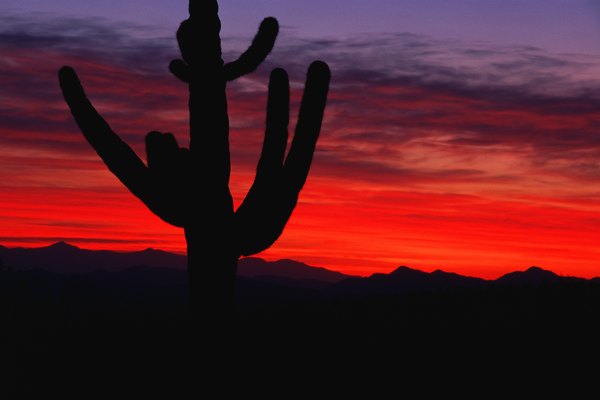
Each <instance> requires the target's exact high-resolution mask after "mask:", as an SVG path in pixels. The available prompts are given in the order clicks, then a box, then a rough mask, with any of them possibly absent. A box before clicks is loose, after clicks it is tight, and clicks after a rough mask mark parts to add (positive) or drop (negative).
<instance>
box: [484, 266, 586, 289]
mask: <svg viewBox="0 0 600 400" xmlns="http://www.w3.org/2000/svg"><path fill="white" fill-rule="evenodd" d="M573 279H576V280H584V279H582V278H573V277H562V276H559V275H557V274H555V273H554V272H552V271H548V270H545V269H542V268H540V267H530V268H529V269H527V270H525V271H515V272H510V273H508V274H505V275H502V276H501V277H500V278H498V279H496V281H495V283H497V284H503V285H543V284H550V283H558V282H561V281H564V280H573Z"/></svg>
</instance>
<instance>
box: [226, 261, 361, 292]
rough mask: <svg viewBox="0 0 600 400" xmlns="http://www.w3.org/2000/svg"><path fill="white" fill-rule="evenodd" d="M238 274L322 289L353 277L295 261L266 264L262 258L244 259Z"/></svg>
mask: <svg viewBox="0 0 600 400" xmlns="http://www.w3.org/2000/svg"><path fill="white" fill-rule="evenodd" d="M238 274H239V275H241V276H244V277H247V278H260V279H261V280H269V281H271V282H274V283H281V284H294V283H301V284H302V286H305V287H310V286H312V287H322V286H324V284H332V283H337V282H340V281H343V280H344V279H348V278H350V277H351V276H350V275H345V274H342V273H341V272H336V271H330V270H328V269H325V268H320V267H312V266H310V265H306V264H304V263H301V262H298V261H294V260H279V261H274V262H266V261H264V260H262V259H260V258H243V259H241V260H240V263H239V266H238Z"/></svg>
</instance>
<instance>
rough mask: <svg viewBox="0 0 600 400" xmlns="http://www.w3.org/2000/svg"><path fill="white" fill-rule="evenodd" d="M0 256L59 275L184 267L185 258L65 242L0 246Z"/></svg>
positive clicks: (10, 263) (11, 264)
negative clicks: (12, 246) (17, 246)
mask: <svg viewBox="0 0 600 400" xmlns="http://www.w3.org/2000/svg"><path fill="white" fill-rule="evenodd" d="M0 259H2V262H3V264H4V265H5V266H9V267H12V268H15V269H36V268H38V269H44V270H47V271H52V272H56V273H60V274H84V273H88V272H92V271H96V270H105V271H119V270H122V269H126V268H129V267H133V266H138V265H145V266H148V267H169V268H175V269H181V270H183V269H185V266H186V257H185V256H183V255H178V254H172V253H168V252H166V251H162V250H155V249H146V250H142V251H136V252H130V253H119V252H115V251H108V250H85V249H80V248H79V247H76V246H73V245H70V244H68V243H65V242H58V243H55V244H53V245H51V246H47V247H37V248H7V247H4V246H0Z"/></svg>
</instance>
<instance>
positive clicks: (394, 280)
mask: <svg viewBox="0 0 600 400" xmlns="http://www.w3.org/2000/svg"><path fill="white" fill-rule="evenodd" d="M485 283H487V281H485V280H484V279H480V278H472V277H468V276H462V275H458V274H455V273H449V272H444V271H441V270H437V271H434V272H432V273H427V272H423V271H418V270H415V269H412V268H408V267H404V266H402V267H399V268H397V269H396V270H394V271H392V272H391V273H389V274H380V273H377V274H373V275H371V276H369V277H367V278H349V279H346V280H344V281H342V282H340V283H338V284H337V285H335V290H336V291H341V292H344V293H352V294H363V295H371V294H395V293H405V292H423V291H426V292H427V291H434V290H446V289H461V288H472V287H477V286H482V285H484V284H485Z"/></svg>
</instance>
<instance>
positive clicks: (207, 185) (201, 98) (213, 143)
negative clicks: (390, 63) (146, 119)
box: [59, 0, 330, 314]
mask: <svg viewBox="0 0 600 400" xmlns="http://www.w3.org/2000/svg"><path fill="white" fill-rule="evenodd" d="M189 11H190V17H189V18H188V19H187V20H185V21H183V22H182V24H181V26H180V27H179V30H178V31H177V39H178V43H179V47H180V50H181V55H182V59H183V60H175V61H173V62H171V64H170V66H169V68H170V70H171V72H172V73H173V74H174V75H175V76H177V77H178V78H179V79H180V80H182V81H184V82H186V83H188V85H189V93H190V97H189V111H190V147H189V149H186V148H181V147H179V146H178V144H177V141H176V140H175V137H174V136H173V135H172V134H171V133H161V132H156V131H154V132H150V133H149V134H148V135H147V136H146V154H147V165H145V164H144V163H143V161H142V160H141V159H140V158H139V157H138V156H137V155H136V154H135V153H134V151H133V150H132V149H131V148H130V147H129V146H128V145H127V144H126V143H125V142H123V141H122V140H121V139H120V138H119V136H118V135H117V134H116V133H115V132H113V131H112V130H111V128H110V126H109V125H108V124H107V122H106V121H105V120H104V119H103V118H102V117H101V116H100V114H98V112H97V111H96V110H95V109H94V107H93V106H92V104H91V103H90V101H89V100H88V99H87V97H86V94H85V92H84V90H83V87H82V86H81V83H80V81H79V79H78V77H77V75H76V73H75V71H74V70H73V69H72V68H71V67H68V66H65V67H62V68H61V69H60V71H59V81H60V85H61V88H62V91H63V95H64V98H65V100H66V102H67V104H68V105H69V107H70V109H71V113H72V114H73V117H74V118H75V121H76V122H77V124H78V125H79V128H80V129H81V131H82V133H83V135H84V136H85V138H86V139H87V140H88V142H89V143H90V144H91V145H92V147H93V148H94V149H95V150H96V152H97V153H98V155H99V156H100V157H101V158H102V160H103V161H104V162H105V163H106V165H107V166H108V168H109V169H110V170H111V171H112V172H113V173H114V174H115V175H116V176H117V177H118V178H119V180H121V182H123V184H124V185H125V186H126V187H127V188H128V189H129V190H130V191H131V192H132V193H133V194H134V195H135V196H137V197H138V198H139V199H140V200H141V201H142V202H143V203H144V204H145V205H146V206H147V207H148V208H149V209H150V210H152V211H153V212H154V213H155V214H156V215H158V216H159V217H160V218H162V219H163V220H164V221H166V222H168V223H170V224H173V225H175V226H178V227H182V228H184V231H185V237H186V240H187V250H188V271H189V279H190V293H191V298H192V305H193V306H194V307H195V308H196V310H202V311H203V312H205V313H208V314H211V313H222V311H223V308H224V307H229V306H230V305H231V302H232V298H233V285H234V281H235V273H236V268H237V261H238V259H239V257H240V256H241V255H251V254H255V253H258V252H260V251H262V250H264V249H266V248H268V247H269V246H271V245H272V244H273V243H274V242H275V241H276V240H277V238H278V237H279V236H280V235H281V232H282V231H283V228H284V227H285V224H286V223H287V221H288V219H289V217H290V215H291V213H292V211H293V209H294V207H295V206H296V202H297V199H298V194H299V192H300V190H301V189H302V187H303V185H304V182H305V180H306V177H307V175H308V171H309V168H310V164H311V162H312V156H313V152H314V149H315V144H316V141H317V138H318V136H319V132H320V129H321V121H322V118H323V112H324V109H325V103H326V99H327V92H328V88H329V79H330V72H329V68H328V67H327V65H326V64H325V63H323V62H320V61H316V62H314V63H312V64H311V66H310V68H309V70H308V75H307V80H306V85H305V90H304V95H303V98H302V103H301V107H300V112H299V116H298V123H297V126H296V132H295V135H294V138H293V141H292V144H291V147H290V150H289V153H288V155H287V157H285V151H286V146H287V137H288V120H289V82H288V76H287V73H286V72H285V70H283V69H275V70H273V71H272V73H271V77H270V82H269V97H268V104H267V119H266V132H265V138H264V143H263V148H262V153H261V157H260V161H259V164H258V168H257V173H256V178H255V180H254V183H253V185H252V187H251V189H250V191H249V193H248V195H247V196H246V198H245V199H244V201H243V203H242V204H241V206H240V207H239V208H238V209H237V211H234V210H233V202H232V198H231V193H230V191H229V175H230V158H229V120H228V113H227V98H226V94H225V88H226V82H227V81H228V80H232V79H235V78H238V77H240V76H242V75H244V74H246V73H249V72H252V71H254V70H255V69H256V68H257V67H258V65H259V64H260V63H261V62H262V61H263V60H264V59H265V58H266V56H267V55H268V54H269V52H270V51H271V49H272V47H273V45H274V42H275V38H276V35H277V32H278V24H277V21H276V20H275V19H274V18H267V19H265V20H264V21H263V23H262V24H261V26H260V29H259V31H258V33H257V35H256V37H255V38H254V41H253V43H252V45H251V46H250V48H249V49H248V50H247V51H246V52H245V53H244V54H242V55H241V57H240V58H239V59H238V60H237V61H234V62H232V63H229V64H224V63H223V60H222V58H221V40H220V36H219V32H220V27H221V22H220V20H219V17H218V5H217V1H215V0H191V1H190V8H189Z"/></svg>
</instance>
